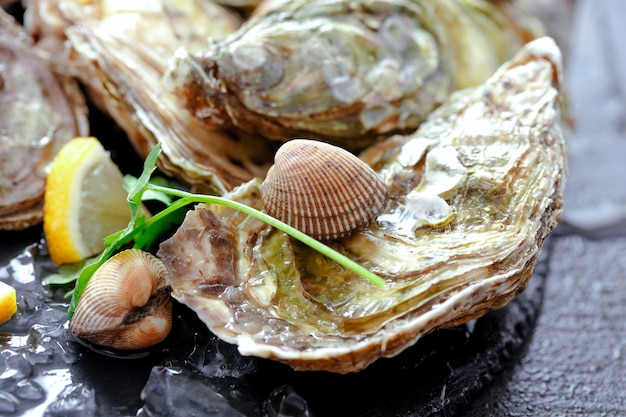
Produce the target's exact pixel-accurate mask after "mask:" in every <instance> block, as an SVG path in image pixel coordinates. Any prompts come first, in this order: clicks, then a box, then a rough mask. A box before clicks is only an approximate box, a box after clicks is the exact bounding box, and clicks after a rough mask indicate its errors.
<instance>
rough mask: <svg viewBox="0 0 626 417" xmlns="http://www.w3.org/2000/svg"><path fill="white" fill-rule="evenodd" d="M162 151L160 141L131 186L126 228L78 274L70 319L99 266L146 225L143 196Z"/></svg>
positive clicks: (110, 237)
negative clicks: (142, 203) (142, 204)
mask: <svg viewBox="0 0 626 417" xmlns="http://www.w3.org/2000/svg"><path fill="white" fill-rule="evenodd" d="M160 152H161V144H160V143H158V144H157V145H156V146H155V147H154V149H152V151H151V152H150V154H149V155H148V156H147V157H146V160H145V161H144V165H143V172H142V173H141V175H140V176H139V178H137V181H136V182H135V183H134V184H133V185H132V186H131V188H130V190H129V192H128V198H127V201H128V206H129V208H130V221H129V222H128V226H126V228H125V229H123V230H120V231H119V232H116V233H114V234H112V235H111V236H108V237H107V238H106V239H105V247H104V251H103V252H102V253H101V254H100V256H99V257H98V259H97V260H96V261H95V262H94V263H92V264H90V265H87V266H85V267H84V268H83V269H82V270H81V272H80V275H79V276H78V279H77V280H76V285H75V286H74V291H73V292H72V300H71V301H70V306H69V309H68V311H67V316H68V318H69V319H71V318H72V316H73V315H74V310H75V309H76V304H77V303H78V299H79V298H80V296H81V295H82V293H83V291H84V290H85V287H86V286H87V283H88V282H89V280H90V279H91V277H92V275H93V274H94V272H96V271H97V270H98V268H99V267H100V266H101V265H102V264H104V263H105V262H106V261H107V260H108V259H109V258H110V257H111V256H113V254H114V253H115V252H116V251H117V250H119V249H120V248H121V247H122V246H123V245H124V244H126V243H128V242H129V241H130V240H131V239H132V237H133V235H135V234H137V233H138V232H139V231H140V230H141V228H142V227H145V225H146V221H145V214H144V213H143V210H142V207H141V198H142V195H143V193H144V191H145V190H146V187H147V185H148V182H149V181H150V176H151V175H152V173H153V172H154V170H155V169H156V161H157V158H158V156H159V153H160Z"/></svg>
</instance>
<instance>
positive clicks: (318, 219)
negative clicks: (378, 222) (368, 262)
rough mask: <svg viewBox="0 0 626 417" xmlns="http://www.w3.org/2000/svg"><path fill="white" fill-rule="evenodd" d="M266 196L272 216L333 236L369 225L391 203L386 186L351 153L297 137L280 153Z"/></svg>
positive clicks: (319, 234)
mask: <svg viewBox="0 0 626 417" xmlns="http://www.w3.org/2000/svg"><path fill="white" fill-rule="evenodd" d="M261 198H262V199H263V206H264V208H265V211H266V212H267V213H268V214H269V215H271V216H272V217H275V218H277V219H279V220H281V221H283V222H285V223H287V224H288V225H290V226H292V227H295V228H296V229H298V230H300V231H301V232H304V233H306V234H307V235H309V236H311V237H313V238H315V239H319V240H333V239H339V238H342V237H346V236H348V235H350V234H352V233H353V232H354V231H356V230H359V229H361V228H364V227H365V226H367V225H368V224H370V223H371V222H372V221H373V220H374V219H375V218H376V217H377V216H378V215H379V214H380V213H381V212H382V210H383V209H384V208H385V205H386V204H387V187H386V185H385V184H384V183H383V181H382V180H381V179H380V178H379V177H378V174H376V172H374V171H373V170H372V169H371V168H370V167H369V165H367V164H366V163H365V162H363V161H361V160H360V159H359V158H357V157H356V156H354V155H353V154H351V153H350V152H348V151H346V150H344V149H342V148H339V147H337V146H334V145H331V144H328V143H324V142H318V141H314V140H307V139H294V140H291V141H289V142H287V143H285V144H284V145H282V146H281V147H280V149H278V151H277V152H276V155H275V157H274V165H273V166H272V167H271V168H270V170H269V171H268V173H267V177H266V178H265V180H264V181H263V184H262V185H261Z"/></svg>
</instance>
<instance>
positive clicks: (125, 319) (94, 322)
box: [70, 249, 172, 350]
mask: <svg viewBox="0 0 626 417" xmlns="http://www.w3.org/2000/svg"><path fill="white" fill-rule="evenodd" d="M168 281H169V280H168V271H167V269H166V268H165V266H164V265H163V263H162V262H161V261H160V260H159V259H158V258H156V257H155V256H154V255H151V254H149V253H147V252H143V251H140V250H137V249H129V250H126V251H123V252H120V253H118V254H116V255H115V256H113V257H111V258H110V259H109V260H108V261H107V262H105V263H104V264H103V265H102V266H101V267H100V268H98V270H97V271H96V273H95V274H94V275H93V277H92V278H91V280H90V281H89V283H88V284H87V286H86V287H85V290H84V292H83V294H82V296H81V297H80V300H79V302H78V304H77V306H76V310H75V311H74V315H73V316H72V320H71V321H70V331H71V332H72V333H74V334H75V335H77V336H78V337H81V338H83V339H85V340H87V341H89V342H92V343H95V344H97V345H101V346H106V347H110V348H115V349H121V350H131V349H143V348H146V347H149V346H152V345H155V344H157V343H159V342H161V341H162V340H163V339H165V337H167V335H168V334H169V332H170V329H171V327H172V300H171V298H170V295H169V292H170V291H169V287H168Z"/></svg>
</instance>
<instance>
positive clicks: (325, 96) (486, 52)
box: [167, 0, 543, 150]
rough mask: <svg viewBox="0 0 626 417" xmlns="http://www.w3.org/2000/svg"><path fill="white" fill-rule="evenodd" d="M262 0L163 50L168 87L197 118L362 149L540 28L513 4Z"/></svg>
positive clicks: (404, 127) (481, 76)
mask: <svg viewBox="0 0 626 417" xmlns="http://www.w3.org/2000/svg"><path fill="white" fill-rule="evenodd" d="M270 3H271V4H270V5H269V6H265V5H264V4H261V5H260V6H259V7H260V10H263V12H262V13H258V14H257V15H255V17H254V18H252V19H250V20H249V21H247V22H246V23H245V24H244V25H243V26H242V27H241V28H240V29H239V30H238V31H237V32H235V33H233V34H231V35H228V36H226V37H224V38H223V39H221V40H218V41H216V42H214V43H212V44H211V45H209V46H207V48H205V50H203V51H202V52H193V51H188V50H185V49H184V48H183V49H181V50H179V51H178V52H177V54H176V57H175V58H174V59H173V61H172V64H171V68H170V70H169V71H168V73H167V79H168V82H169V84H170V85H171V89H172V90H173V91H175V92H176V94H177V96H179V97H181V98H182V99H183V100H184V104H185V106H186V107H187V108H188V109H189V110H190V111H191V112H192V113H193V114H195V115H196V116H197V117H198V118H199V119H202V120H204V121H205V122H206V123H207V125H208V126H230V125H232V126H234V127H236V128H238V129H240V130H243V131H246V132H253V133H257V132H258V133H259V134H261V135H263V136H265V137H268V138H270V139H278V140H288V139H291V138H293V137H306V138H311V139H320V140H323V141H328V142H331V143H335V144H338V145H340V146H342V147H345V148H349V149H353V150H357V149H362V148H363V147H365V146H366V145H368V144H370V143H372V142H373V141H375V140H378V139H381V138H386V137H388V136H390V135H391V134H393V133H398V132H412V131H413V130H415V128H416V127H417V126H418V125H419V123H421V122H422V121H423V120H424V119H425V117H426V116H427V115H428V114H429V113H430V112H431V111H432V110H433V109H434V108H436V107H437V106H438V105H440V104H441V103H442V102H444V101H445V100H446V99H447V98H448V96H449V94H450V93H451V92H452V91H454V90H456V89H461V88H465V87H468V86H473V85H476V84H479V83H481V82H483V81H484V80H485V79H486V78H487V77H489V76H490V75H492V74H493V72H494V71H495V70H496V68H497V67H498V66H499V65H500V64H501V63H502V62H504V61H505V60H507V59H509V58H511V57H512V56H513V54H514V53H515V52H517V51H518V50H519V48H520V47H521V46H522V45H523V44H524V43H526V42H527V41H529V40H531V39H533V38H534V37H536V36H538V35H540V34H543V31H542V29H541V24H540V23H539V21H538V20H536V19H535V18H534V17H531V16H530V15H528V14H526V13H524V12H523V11H522V9H519V8H517V7H516V4H515V2H505V1H500V2H490V1H471V2H468V1H458V0H445V1H431V0H424V1H422V0H419V1H415V0H410V1H409V0H383V1H371V0H358V1H353V0H331V1H328V0H322V1H318V0H314V1H311V0H296V1H278V2H270ZM274 3H275V4H274Z"/></svg>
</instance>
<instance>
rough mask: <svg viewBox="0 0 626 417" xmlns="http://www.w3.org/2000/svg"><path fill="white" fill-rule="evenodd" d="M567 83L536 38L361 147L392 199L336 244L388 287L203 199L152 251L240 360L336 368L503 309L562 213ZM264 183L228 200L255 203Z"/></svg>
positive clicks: (351, 367) (551, 52)
mask: <svg viewBox="0 0 626 417" xmlns="http://www.w3.org/2000/svg"><path fill="white" fill-rule="evenodd" d="M562 83H563V79H562V63H561V56H560V51H559V48H558V47H557V46H556V44H555V43H554V41H553V40H552V39H551V38H547V37H545V38H540V39H537V40H535V41H533V42H531V43H529V44H528V45H526V46H525V47H524V48H523V49H522V50H521V51H520V52H519V53H518V54H517V55H516V56H515V57H514V58H513V59H512V60H510V61H508V62H506V63H505V64H503V65H502V66H501V67H500V68H499V69H498V70H497V71H496V72H495V74H493V76H492V77H490V78H489V79H488V80H487V81H486V82H485V83H484V84H482V85H480V86H478V87H475V88H470V89H465V90H463V91H459V92H456V93H454V94H453V95H452V96H451V97H450V99H449V101H448V102H446V103H445V104H444V105H443V106H441V107H440V108H439V109H437V110H436V111H435V112H434V113H432V114H431V116H430V117H429V118H428V120H427V121H426V122H425V123H424V124H422V125H421V126H420V128H419V129H418V130H417V131H416V132H415V133H414V134H411V135H408V136H395V137H392V138H390V139H388V140H386V141H383V142H380V143H378V144H376V145H374V146H372V147H370V148H368V149H367V150H366V151H365V152H363V153H362V154H361V158H362V159H363V160H364V161H365V162H367V163H368V164H370V165H371V166H372V167H373V168H374V170H375V171H376V172H378V173H379V175H380V176H381V178H382V179H383V180H384V182H385V183H386V185H387V188H388V192H389V203H388V204H387V207H386V208H385V210H384V211H383V212H382V213H381V214H380V215H379V216H378V217H377V219H376V221H375V222H373V223H372V224H370V225H369V226H368V227H367V228H365V229H364V230H361V231H359V232H357V233H355V234H353V235H351V236H349V237H347V238H344V239H342V240H339V241H336V242H334V243H332V246H333V247H334V248H335V249H336V250H338V251H340V252H342V253H344V254H346V255H347V256H349V257H351V258H352V259H354V260H355V261H357V262H359V263H360V264H362V265H364V266H365V267H367V268H369V269H370V270H371V271H373V272H375V273H377V274H378V275H379V276H381V277H382V278H383V279H384V280H385V285H384V287H383V288H378V287H375V286H374V285H373V284H371V283H369V282H368V281H366V280H364V279H362V278H360V277H359V276H357V275H355V274H353V273H352V272H350V271H347V270H345V269H343V268H342V267H340V266H339V265H337V264H335V263H334V262H332V261H330V260H328V259H327V258H325V257H324V256H322V255H320V254H319V253H317V252H315V251H313V250H312V249H310V248H309V247H308V246H304V245H302V244H300V243H298V242H296V241H294V240H292V239H291V238H289V237H288V236H287V235H285V234H284V233H282V232H280V231H278V230H276V229H274V228H272V227H270V226H267V225H266V224H264V223H262V222H260V221H258V220H256V219H253V218H251V217H249V216H247V215H245V214H242V213H240V212H236V211H234V210H232V209H229V208H225V207H221V206H213V205H204V204H200V205H198V206H196V208H195V209H194V210H193V211H190V212H189V213H188V214H187V217H186V219H185V221H184V222H183V224H182V225H181V227H180V228H179V229H178V230H177V231H176V233H175V234H174V235H173V236H172V237H171V238H170V239H168V240H167V241H165V242H163V243H162V244H161V246H160V249H159V251H158V253H157V255H158V256H159V257H160V258H161V259H162V260H163V261H164V263H165V265H166V266H167V268H168V269H169V271H170V279H171V287H172V295H173V297H174V298H176V299H177V300H178V301H180V302H181V303H183V304H186V305H187V306H189V307H190V308H191V309H193V310H195V312H196V313H197V314H198V316H199V317H200V318H201V319H202V320H203V321H204V322H205V323H206V324H207V326H208V328H209V329H210V330H211V331H212V332H214V333H215V334H216V335H218V336H219V337H220V338H222V339H224V340H225V341H228V342H230V343H235V344H237V345H238V349H239V351H240V352H241V353H242V354H244V355H254V356H259V357H263V358H271V359H274V360H277V361H280V362H283V363H286V364H288V365H290V366H292V367H293V368H295V369H298V370H326V371H332V372H338V373H348V372H354V371H359V370H361V369H363V368H365V367H366V366H368V364H370V363H371V362H373V361H375V360H376V359H377V358H380V357H390V356H394V355H397V354H398V353H400V352H401V351H402V350H404V349H405V348H407V347H408V346H410V345H412V344H413V343H415V342H416V341H417V340H418V339H419V338H420V337H422V336H424V335H425V334H427V333H429V332H431V331H433V330H434V329H437V328H442V327H448V326H453V325H457V324H460V323H462V322H465V321H467V320H471V319H475V318H478V317H480V316H482V315H483V314H485V313H486V312H488V311H490V310H492V309H497V308H500V307H502V306H503V305H504V304H506V303H507V302H508V301H510V300H511V299H512V298H513V297H514V296H515V295H516V294H517V293H519V292H520V291H522V290H523V289H524V288H525V287H526V284H527V282H528V280H529V279H530V277H531V276H532V274H533V270H534V267H535V265H536V262H537V259H538V256H539V254H540V252H541V248H542V244H543V242H544V240H545V239H546V237H547V236H548V235H549V233H550V232H551V231H552V230H553V228H554V227H555V226H556V224H557V222H558V220H559V219H560V215H561V210H562V194H563V188H564V182H565V176H566V171H567V167H566V146H565V140H564V135H563V130H562V127H561V106H562V96H561V93H560V89H561V88H562V86H563V84H562ZM260 184H261V181H260V179H255V180H252V181H250V182H248V183H246V184H243V185H242V186H240V187H238V188H236V189H235V190H234V191H233V192H232V193H230V194H229V196H230V198H232V199H233V200H236V201H240V202H243V203H246V204H248V205H250V206H253V207H256V208H258V209H262V208H263V205H262V202H261V194H260Z"/></svg>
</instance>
